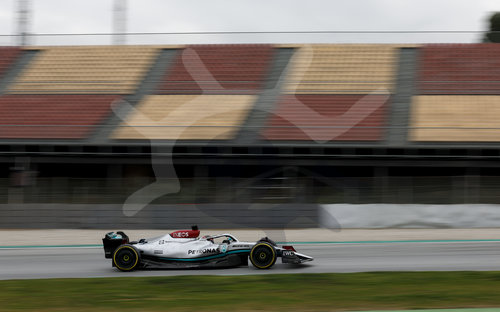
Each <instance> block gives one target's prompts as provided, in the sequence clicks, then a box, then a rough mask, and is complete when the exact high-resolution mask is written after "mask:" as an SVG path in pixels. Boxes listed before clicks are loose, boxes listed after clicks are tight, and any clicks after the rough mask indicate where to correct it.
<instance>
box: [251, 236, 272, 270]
mask: <svg viewBox="0 0 500 312" xmlns="http://www.w3.org/2000/svg"><path fill="white" fill-rule="evenodd" d="M276 258H277V255H276V249H275V248H274V247H273V246H272V245H271V244H269V243H266V242H258V243H257V244H255V246H253V248H252V250H251V251H250V261H251V262H252V264H253V266H254V267H256V268H257V269H269V268H270V267H272V266H273V265H274V263H275V262H276Z"/></svg>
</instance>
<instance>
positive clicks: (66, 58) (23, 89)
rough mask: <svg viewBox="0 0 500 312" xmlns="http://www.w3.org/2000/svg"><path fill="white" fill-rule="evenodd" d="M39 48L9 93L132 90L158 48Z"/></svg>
mask: <svg viewBox="0 0 500 312" xmlns="http://www.w3.org/2000/svg"><path fill="white" fill-rule="evenodd" d="M40 49H41V51H40V52H39V54H38V55H37V56H35V59H34V60H33V61H32V62H31V63H30V64H29V66H28V68H26V69H25V70H24V71H23V72H22V73H21V75H20V76H19V77H18V78H17V79H16V81H15V82H14V83H13V84H12V85H10V86H9V88H8V93H9V94H131V93H134V91H135V89H136V88H137V85H138V83H139V82H140V81H141V80H142V79H143V78H144V75H145V74H146V72H147V70H148V69H149V67H150V66H151V65H152V63H153V61H154V58H155V56H156V55H157V53H158V51H159V49H157V48H154V47H148V46H70V47H49V48H40Z"/></svg>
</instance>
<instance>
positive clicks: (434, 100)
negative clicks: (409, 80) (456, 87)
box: [409, 95, 500, 142]
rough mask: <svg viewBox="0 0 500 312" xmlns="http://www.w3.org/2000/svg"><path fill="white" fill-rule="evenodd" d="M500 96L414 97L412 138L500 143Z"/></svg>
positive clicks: (411, 123) (415, 139)
mask: <svg viewBox="0 0 500 312" xmlns="http://www.w3.org/2000/svg"><path fill="white" fill-rule="evenodd" d="M499 117H500V96H496V95H420V96H415V97H413V100H412V105H411V115H410V130H409V140H410V141H435V142H446V141H449V142H500V118H499Z"/></svg>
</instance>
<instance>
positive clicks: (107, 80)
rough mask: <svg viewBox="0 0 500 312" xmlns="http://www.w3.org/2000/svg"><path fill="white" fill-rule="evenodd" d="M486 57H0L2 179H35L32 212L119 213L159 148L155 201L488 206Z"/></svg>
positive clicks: (413, 52) (5, 197) (491, 198)
mask: <svg viewBox="0 0 500 312" xmlns="http://www.w3.org/2000/svg"><path fill="white" fill-rule="evenodd" d="M498 52H500V46H497V45H495V44H463V45H421V46H416V45H385V44H372V45H367V44H363V45H357V44H350V45H346V44H342V45H336V44H331V45H324V44H321V45H288V46H284V45H187V46H181V45H176V46H68V47H45V46H44V47H36V46H34V47H27V48H18V47H11V48H3V49H0V159H1V162H0V170H2V171H3V172H5V173H6V176H8V175H10V174H12V172H17V171H19V170H25V171H34V172H37V175H38V177H39V179H41V180H40V181H42V180H43V179H48V180H43V181H45V182H46V183H39V184H38V185H37V184H36V183H31V184H29V183H28V184H26V185H25V186H26V188H25V189H24V191H23V192H24V193H23V194H24V195H23V197H22V200H23V201H24V202H35V203H37V202H66V201H74V202H82V203H89V202H92V203H103V202H106V203H122V202H123V201H124V200H125V199H126V198H127V196H128V195H130V193H132V192H133V191H134V190H137V189H138V188H139V187H140V186H144V185H147V183H149V182H151V181H152V180H154V179H155V178H159V177H158V176H156V174H158V173H157V172H159V171H158V170H156V169H154V168H153V169H152V166H151V165H152V162H154V161H155V160H154V159H155V156H157V155H161V156H162V157H164V156H165V155H167V156H168V155H170V153H172V154H173V159H174V163H175V169H176V172H177V175H178V176H179V178H180V179H181V182H182V185H183V186H184V187H183V188H182V191H181V192H180V193H178V194H175V195H173V196H170V197H168V196H167V197H164V198H160V199H158V201H159V202H165V203H185V202H209V203H210V202H271V203H283V202H297V201H301V202H308V203H310V202H328V203H332V202H352V203H360V202H371V203H373V202H403V203H408V202H411V203H414V202H417V203H457V202H458V203H463V202H486V203H497V202H500V198H499V197H498V196H497V195H496V193H494V192H487V194H481V192H479V190H480V189H481V190H482V189H492V190H493V189H494V188H492V187H491V185H500V179H498V178H497V176H500V170H499V168H500V165H499V164H498V163H497V161H496V160H497V158H498V157H500V149H498V143H497V142H499V141H500V135H499V134H500V132H499V130H500V128H499V127H498V122H497V119H498V118H497V116H496V114H497V113H499V108H498V106H499V104H498V103H499V102H498V101H497V100H498V99H499V97H500V91H499V90H500V69H499V68H500V66H499V65H500V53H498ZM174 143H175V146H174V147H173V150H172V149H171V147H172V145H173V144H174ZM162 148H165V152H162ZM152 158H153V160H152ZM283 167H285V169H283V170H281V169H280V168H283ZM13 168H14V169H13ZM19 168H21V169H19ZM160 171H161V170H160ZM254 176H260V177H261V180H262V181H260V182H259V181H254V180H252V181H253V182H248V178H249V177H254ZM457 177H458V178H457ZM469 177H472V178H469ZM47 181H48V182H47ZM82 181H84V182H82ZM485 183H486V184H487V185H489V186H490V187H489V188H487V187H484V188H481V186H483V185H485ZM0 184H1V185H3V186H5V187H4V188H3V189H4V191H3V193H1V192H0V202H1V201H3V202H10V201H12V200H15V199H13V198H14V197H12V194H11V193H9V192H10V191H11V190H12V187H13V184H12V181H11V180H9V179H4V180H1V181H0ZM42 185H43V186H42ZM47 185H49V186H47ZM465 185H466V186H465ZM471 185H473V186H474V187H473V189H475V190H476V191H477V192H475V193H474V192H472V191H471V192H468V193H467V194H468V195H467V196H465V195H460V194H461V192H460V191H457V188H458V189H460V187H462V188H465V187H467V189H468V190H470V188H471ZM61 190H63V191H61ZM221 190H222V191H221ZM47 194H49V195H47ZM68 194H70V195H68ZM80 194H81V195H80ZM471 194H472V195H471ZM474 194H475V195H474Z"/></svg>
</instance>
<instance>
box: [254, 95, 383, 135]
mask: <svg viewBox="0 0 500 312" xmlns="http://www.w3.org/2000/svg"><path fill="white" fill-rule="evenodd" d="M387 100H388V96H387V95H369V96H366V95H321V94H320V95H318V94H314V95H312V94H310V95H296V96H294V95H285V96H283V97H282V98H281V100H280V101H279V103H278V107H277V109H276V111H275V112H274V114H273V115H272V118H271V120H270V121H269V123H268V126H267V127H266V129H265V130H264V131H263V133H262V135H263V137H264V138H267V139H269V140H315V141H323V142H326V141H374V140H381V139H382V136H383V132H384V129H383V125H384V121H385V112H386V110H387V103H386V102H387Z"/></svg>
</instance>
